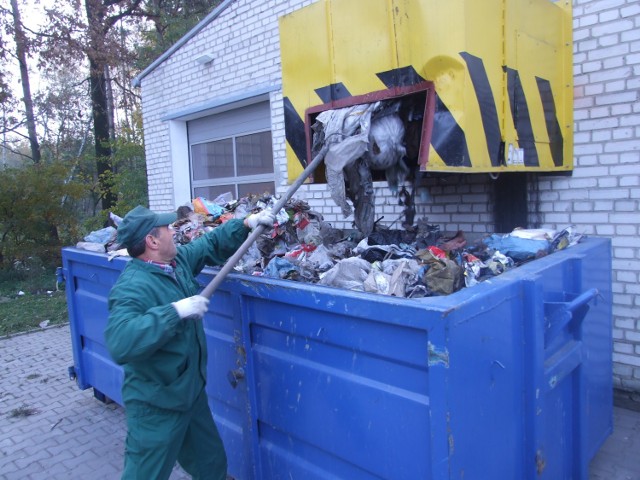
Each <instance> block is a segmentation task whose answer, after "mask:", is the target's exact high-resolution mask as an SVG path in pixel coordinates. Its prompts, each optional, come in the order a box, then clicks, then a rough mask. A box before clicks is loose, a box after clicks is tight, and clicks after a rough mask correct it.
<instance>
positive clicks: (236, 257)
mask: <svg viewBox="0 0 640 480" xmlns="http://www.w3.org/2000/svg"><path fill="white" fill-rule="evenodd" d="M327 150H329V145H328V144H327V145H325V146H324V147H322V149H321V150H320V152H318V154H317V155H316V156H315V158H314V159H313V160H312V161H311V163H310V164H309V165H307V168H305V169H304V171H303V172H302V173H301V174H300V176H299V177H298V178H296V180H295V181H294V182H293V183H292V184H291V186H290V187H289V190H287V193H285V194H284V195H283V196H282V197H281V198H280V200H278V201H277V202H276V204H275V206H274V207H273V214H274V215H276V214H277V213H278V212H279V211H280V210H281V209H282V207H284V206H285V204H286V203H287V202H288V201H289V200H290V199H291V197H293V194H294V193H296V191H297V190H298V188H300V186H301V185H302V184H303V183H304V181H305V180H306V179H307V178H308V177H309V175H311V174H312V173H313V171H314V170H315V169H316V167H317V166H318V165H320V163H321V162H322V161H323V160H324V157H325V155H326V154H327ZM265 228H266V227H265V226H264V225H258V226H257V227H256V228H254V229H253V231H252V232H251V233H250V234H249V236H248V237H247V239H246V240H245V241H244V242H243V243H242V245H240V247H238V250H236V252H235V253H234V254H233V255H232V256H231V257H230V258H229V259H228V260H227V261H226V263H225V264H224V265H223V266H222V268H221V269H220V271H219V272H218V273H217V274H216V276H215V277H213V279H212V280H211V281H210V282H209V284H208V285H207V286H206V287H204V289H203V290H202V292H201V293H200V295H202V296H203V297H207V298H209V297H211V295H213V292H215V291H216V289H217V288H218V287H219V286H220V284H221V283H222V281H223V280H224V279H225V277H226V276H227V274H228V273H229V272H230V271H231V270H233V267H235V266H236V264H237V263H238V262H239V261H240V259H241V258H242V257H243V256H244V254H245V253H247V250H249V247H251V245H253V243H254V242H255V241H256V240H257V239H258V237H259V236H260V235H261V234H262V232H264V230H265Z"/></svg>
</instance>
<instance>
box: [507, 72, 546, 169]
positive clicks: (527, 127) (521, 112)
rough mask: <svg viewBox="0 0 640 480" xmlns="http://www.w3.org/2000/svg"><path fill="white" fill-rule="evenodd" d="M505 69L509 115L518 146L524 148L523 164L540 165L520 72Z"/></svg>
mask: <svg viewBox="0 0 640 480" xmlns="http://www.w3.org/2000/svg"><path fill="white" fill-rule="evenodd" d="M506 70H507V90H508V92H509V100H510V103H511V117H512V118H513V124H514V125H515V127H516V131H517V132H518V142H519V144H520V148H522V149H524V165H525V166H526V167H537V166H539V165H540V160H539V158H538V151H537V150H536V143H535V138H534V137H533V126H532V125H531V115H529V107H528V106H527V99H526V98H525V96H524V89H523V88H522V83H521V82H520V74H519V73H518V71H517V70H514V69H512V68H507V69H506Z"/></svg>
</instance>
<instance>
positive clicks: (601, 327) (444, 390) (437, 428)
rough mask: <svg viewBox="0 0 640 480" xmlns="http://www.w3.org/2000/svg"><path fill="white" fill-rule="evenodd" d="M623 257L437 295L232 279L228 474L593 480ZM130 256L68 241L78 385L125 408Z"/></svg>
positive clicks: (223, 410)
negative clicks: (125, 276)
mask: <svg viewBox="0 0 640 480" xmlns="http://www.w3.org/2000/svg"><path fill="white" fill-rule="evenodd" d="M610 251H611V244H610V241H609V240H607V239H600V238H588V239H586V240H583V241H582V242H581V243H580V244H578V245H576V246H574V247H571V248H569V249H567V250H563V251H560V252H556V253H554V254H552V255H549V256H547V257H544V258H542V259H539V260H536V261H533V262H530V263H528V264H526V265H523V266H521V267H519V268H517V269H514V270H511V271H509V272H507V273H504V274H503V275H500V276H499V277H495V278H493V279H491V280H489V281H485V282H483V283H481V284H479V285H476V286H474V287H471V288H466V289H463V290H461V291H459V292H457V293H455V294H452V295H448V296H443V297H430V298H423V299H399V298H394V297H387V296H382V295H375V294H366V293H356V292H351V291H345V290H340V289H335V288H328V287H322V286H318V285H311V284H302V283H296V282H292V281H281V280H276V279H272V278H259V277H251V276H246V275H235V274H232V275H229V276H228V277H227V279H226V280H225V281H224V282H223V284H222V286H221V287H220V288H219V289H218V290H217V292H216V293H215V295H214V296H213V298H212V300H211V306H210V310H209V312H208V314H207V315H206V317H205V330H206V333H207V340H208V348H209V365H208V369H209V373H208V384H207V393H208V395H209V403H210V407H211V409H212V411H213V413H214V417H215V419H216V422H217V424H218V427H219V429H220V433H221V435H222V438H223V441H224V443H225V447H226V450H227V454H228V457H229V474H230V475H232V476H233V477H235V478H237V479H243V480H246V479H256V480H263V479H265V480H266V479H280V478H282V479H291V478H293V479H299V478H304V479H305V480H312V479H317V480H321V479H322V480H325V479H327V478H339V479H349V480H352V479H374V478H375V479H408V480H416V479H437V480H441V479H481V480H484V479H497V480H501V479H505V480H513V479H517V480H520V479H531V480H533V479H548V480H558V479H583V480H586V479H587V478H588V467H589V462H590V460H591V458H592V457H593V456H594V455H595V453H596V451H597V450H598V448H599V447H600V446H601V445H602V443H603V442H604V440H605V439H606V437H607V436H608V435H609V434H610V432H611V430H612V425H613V421H612V326H611V316H612V315H611V304H612V298H611V296H612V293H611V253H610ZM126 261H127V260H126V259H122V258H116V259H114V260H113V261H108V260H107V256H106V255H102V254H96V253H92V252H87V251H82V250H77V249H74V248H66V249H64V250H63V262H64V273H65V277H66V288H67V296H68V297H67V298H68V304H69V317H70V325H71V335H72V345H73V353H74V366H73V371H74V373H75V376H76V379H77V382H78V386H79V387H80V388H82V389H85V388H90V387H93V388H94V389H95V390H97V391H98V392H99V395H98V396H101V395H106V396H107V397H109V398H111V399H113V400H115V401H116V402H118V403H121V395H120V387H121V384H122V370H121V369H120V368H119V367H118V366H117V365H115V364H113V362H112V361H111V359H110V358H109V355H108V352H107V351H106V349H105V346H104V340H103V333H102V332H103V329H104V327H105V325H106V322H107V316H108V311H107V303H106V299H107V296H108V293H109V290H110V288H111V286H112V285H113V283H114V282H115V280H116V278H117V277H118V275H119V273H120V271H121V270H122V268H124V266H125V264H126ZM214 274H215V271H214V270H207V271H205V272H204V273H203V274H202V275H201V277H200V281H201V282H202V285H203V286H204V285H205V284H207V283H208V282H209V281H210V280H211V278H212V275H214Z"/></svg>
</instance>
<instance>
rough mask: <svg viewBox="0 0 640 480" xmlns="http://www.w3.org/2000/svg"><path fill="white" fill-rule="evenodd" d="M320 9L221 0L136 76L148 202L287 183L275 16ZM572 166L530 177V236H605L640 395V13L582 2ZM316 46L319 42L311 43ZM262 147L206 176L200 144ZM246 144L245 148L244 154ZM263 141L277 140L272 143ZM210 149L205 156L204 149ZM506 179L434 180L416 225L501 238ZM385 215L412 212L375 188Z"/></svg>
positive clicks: (617, 320) (319, 192)
mask: <svg viewBox="0 0 640 480" xmlns="http://www.w3.org/2000/svg"><path fill="white" fill-rule="evenodd" d="M312 3H314V1H311V0H277V1H276V0H260V1H256V0H224V1H222V2H221V4H220V5H219V6H218V7H217V8H216V9H215V10H213V11H212V12H211V14H210V15H209V16H208V17H207V18H206V19H204V20H203V21H202V22H201V23H200V24H198V25H197V26H196V27H195V28H194V29H193V30H192V31H190V32H189V33H188V34H187V35H185V36H184V37H183V38H182V39H181V40H180V41H179V42H178V43H176V44H175V45H174V46H173V47H172V48H171V49H170V50H168V51H167V52H166V53H165V54H164V55H162V56H161V57H160V58H158V60H156V61H155V62H154V63H153V64H152V65H150V66H149V67H148V68H147V69H146V70H145V71H143V72H142V73H141V74H140V75H139V76H138V77H137V78H136V80H135V82H134V83H135V85H136V86H138V87H140V88H141V92H142V101H143V115H144V129H145V142H146V155H147V169H148V176H149V199H150V207H151V208H153V209H155V210H170V209H174V208H176V207H177V206H179V205H182V204H185V203H187V202H189V201H190V199H191V198H194V197H196V196H200V195H203V196H207V197H209V198H212V197H213V196H215V194H216V193H219V192H221V191H223V190H224V189H227V187H230V186H231V187H232V188H234V189H235V188H237V190H236V191H235V193H236V194H237V195H242V193H243V192H247V191H249V189H251V188H253V187H255V186H259V187H262V186H265V185H267V186H268V185H273V186H274V188H275V190H276V191H277V192H284V191H286V189H287V186H288V180H287V178H288V174H287V160H286V146H285V144H286V142H285V128H284V123H285V114H284V107H283V94H282V73H281V62H280V44H279V42H280V39H279V32H278V18H279V17H280V16H282V15H285V14H288V13H290V12H293V11H295V10H297V9H299V8H301V7H304V6H306V5H309V4H312ZM573 25H574V30H573V36H574V47H573V48H574V60H573V61H574V86H575V89H574V169H573V172H572V175H570V176H562V175H537V174H530V175H527V177H526V182H525V183H523V184H522V185H523V186H524V188H525V189H526V193H527V195H526V205H527V212H526V223H527V225H526V226H527V227H529V228H534V227H540V228H551V229H562V228H565V227H567V226H570V225H573V226H575V228H576V230H577V231H578V232H580V233H584V234H587V235H601V236H607V237H610V238H611V239H612V244H613V252H612V254H613V281H614V284H613V291H614V299H613V302H614V306H613V324H614V326H613V329H614V330H613V336H614V345H613V352H614V353H613V360H614V372H613V374H614V386H615V387H616V388H618V389H620V390H621V391H627V392H632V393H633V394H634V395H638V394H639V393H640V315H639V312H640V238H639V235H640V231H639V227H640V212H639V204H640V4H639V3H638V2H637V1H634V0H574V2H573ZM310 41H312V39H310ZM212 126H214V127H215V129H216V131H217V132H218V136H219V140H220V139H221V140H220V143H219V144H217V146H216V147H211V148H222V149H234V151H236V150H238V151H239V150H240V149H242V148H243V147H247V146H248V147H247V148H249V149H250V148H253V147H255V148H257V147H256V146H260V148H263V149H264V146H265V145H268V144H269V143H268V142H269V140H270V145H271V147H270V148H267V149H266V150H268V151H267V152H266V153H264V154H263V159H266V160H264V161H263V164H261V165H259V166H258V168H257V170H255V171H253V172H251V173H252V174H251V175H247V176H246V177H245V178H243V179H239V178H237V177H235V178H234V175H233V174H229V175H222V177H221V178H220V179H219V180H220V181H219V182H213V183H212V182H211V181H209V180H210V179H208V173H207V171H206V168H204V167H203V166H202V165H199V163H198V158H197V156H198V149H202V148H205V149H206V148H208V147H202V146H199V145H203V142H207V141H210V140H211V138H209V137H208V135H210V133H209V132H210V131H211V127H212ZM243 142H244V145H243ZM265 142H267V143H265ZM200 153H202V152H200ZM497 192H498V190H496V180H495V178H492V177H491V176H489V175H487V174H456V175H432V176H428V177H426V178H424V179H423V180H422V182H421V183H420V186H419V188H418V189H417V190H416V210H417V211H416V218H421V217H427V218H428V221H429V223H435V224H439V225H440V226H441V228H442V229H443V230H446V231H456V230H463V231H465V232H470V233H475V234H483V233H493V232H495V231H501V229H500V223H499V220H498V218H497V215H498V213H499V212H497V210H496V204H497V203H498V202H497V199H496V195H497ZM375 194H376V208H377V209H376V213H377V214H378V215H384V217H385V219H384V221H386V222H388V223H391V222H393V221H394V220H396V219H397V218H398V217H399V215H400V214H401V213H402V207H400V206H398V201H397V198H396V197H394V196H393V195H392V194H391V192H390V191H389V189H388V188H387V185H386V183H383V182H377V183H376V184H375ZM297 196H298V197H300V198H303V199H305V200H306V201H307V202H308V203H309V204H310V206H311V207H312V208H313V209H314V210H316V211H319V212H320V213H322V214H323V215H324V218H325V220H327V221H329V222H331V223H332V224H334V226H336V227H339V228H348V227H349V226H350V225H351V221H352V219H351V218H348V219H344V218H343V217H342V214H341V212H340V208H339V207H337V206H336V205H335V203H334V202H333V201H332V200H331V198H330V196H329V194H328V191H327V188H326V185H325V184H310V185H304V186H303V187H301V189H300V191H299V192H298V194H297Z"/></svg>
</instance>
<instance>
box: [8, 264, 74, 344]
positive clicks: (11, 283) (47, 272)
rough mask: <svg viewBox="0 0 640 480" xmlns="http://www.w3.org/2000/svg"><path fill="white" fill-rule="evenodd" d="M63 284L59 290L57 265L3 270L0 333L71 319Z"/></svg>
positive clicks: (14, 331)
mask: <svg viewBox="0 0 640 480" xmlns="http://www.w3.org/2000/svg"><path fill="white" fill-rule="evenodd" d="M60 288H61V289H60V290H57V291H56V277H55V269H45V268H43V267H34V268H31V269H26V270H20V271H15V270H12V271H6V270H5V271H2V272H0V336H5V335H12V334H16V333H21V332H27V331H30V330H34V329H38V328H42V326H45V325H46V326H52V325H59V324H62V323H66V322H68V321H69V318H68V313H67V300H66V297H65V292H64V286H62V287H60ZM21 292H22V293H21ZM41 325H42V326H41Z"/></svg>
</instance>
